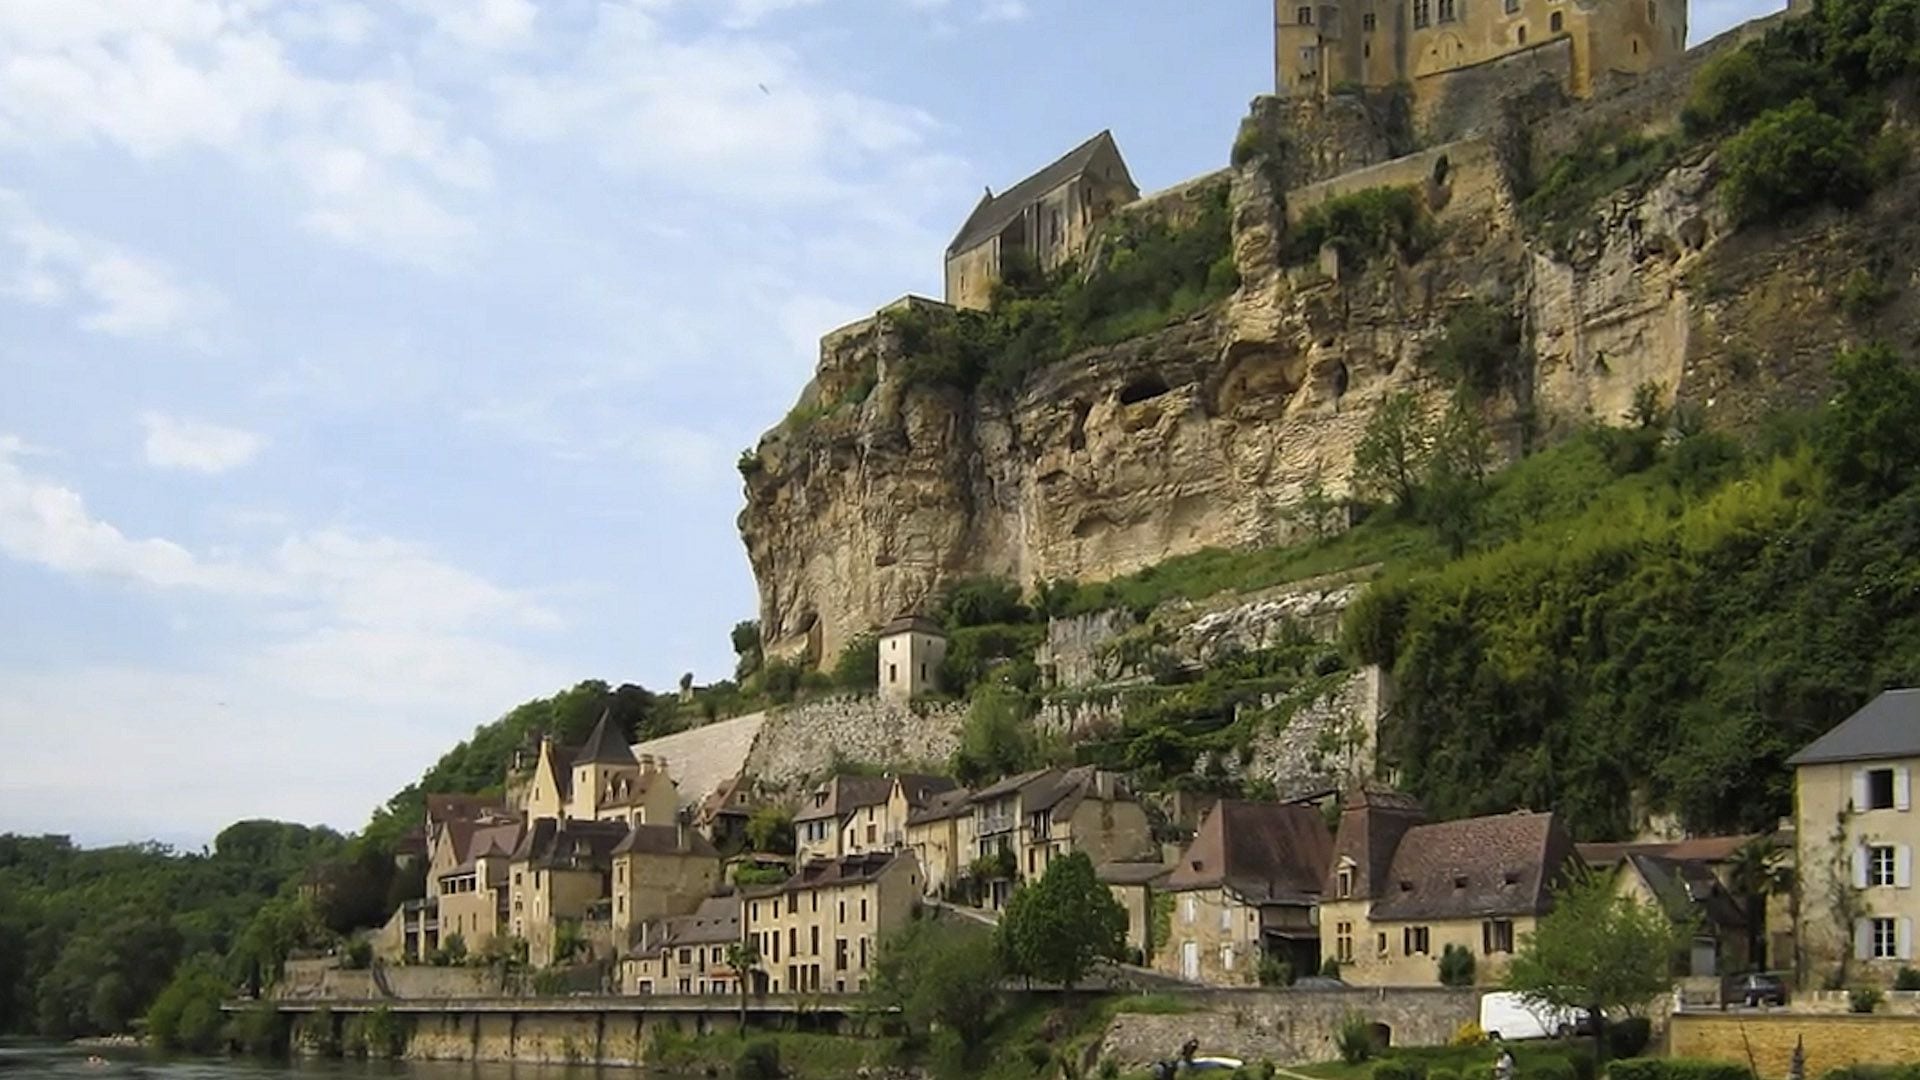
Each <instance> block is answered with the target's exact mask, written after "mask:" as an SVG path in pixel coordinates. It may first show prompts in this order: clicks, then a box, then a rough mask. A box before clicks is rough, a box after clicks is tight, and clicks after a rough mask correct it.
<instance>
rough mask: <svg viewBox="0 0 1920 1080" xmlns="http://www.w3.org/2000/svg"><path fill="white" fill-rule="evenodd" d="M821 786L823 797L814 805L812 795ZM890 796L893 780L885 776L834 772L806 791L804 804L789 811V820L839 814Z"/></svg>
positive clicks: (891, 795)
mask: <svg viewBox="0 0 1920 1080" xmlns="http://www.w3.org/2000/svg"><path fill="white" fill-rule="evenodd" d="M822 790H824V791H825V792H826V796H827V798H826V801H825V802H823V803H821V804H819V805H818V806H815V805H814V796H815V795H818V794H819V793H820V792H821V791H822ZM892 797H893V780H892V779H891V778H890V777H885V776H835V777H832V778H830V779H829V780H828V781H827V782H826V783H824V784H822V785H820V787H818V788H815V789H814V790H813V792H811V793H809V794H808V795H807V804H806V805H805V806H803V807H801V808H800V809H799V810H798V811H797V812H795V813H794V815H793V820H794V821H796V822H799V821H818V820H820V819H821V818H829V817H831V818H839V817H845V816H846V815H848V814H851V813H853V812H854V811H855V810H858V809H860V808H861V807H863V806H879V805H880V804H882V803H884V802H886V801H887V800H888V799H890V798H892Z"/></svg>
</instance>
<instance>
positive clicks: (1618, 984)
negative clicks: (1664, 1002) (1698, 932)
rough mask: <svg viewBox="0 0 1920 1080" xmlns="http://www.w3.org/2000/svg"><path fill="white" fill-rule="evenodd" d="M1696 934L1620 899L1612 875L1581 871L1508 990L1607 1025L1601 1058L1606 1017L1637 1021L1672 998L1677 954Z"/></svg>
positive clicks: (1533, 939) (1526, 951)
mask: <svg viewBox="0 0 1920 1080" xmlns="http://www.w3.org/2000/svg"><path fill="white" fill-rule="evenodd" d="M1691 937H1692V928H1691V927H1689V926H1687V925H1685V924H1684V923H1681V922H1678V921H1676V920H1674V919H1673V918H1672V917H1670V916H1669V915H1668V914H1667V913H1666V912H1664V911H1662V910H1660V909H1659V908H1658V907H1656V906H1654V905H1652V904H1644V903H1640V902H1638V901H1635V900H1633V899H1631V898H1629V897H1625V896H1622V895H1620V894H1619V893H1618V892H1617V891H1615V888H1614V881H1613V875H1611V874H1594V873H1576V874H1574V875H1573V876H1572V877H1570V878H1569V879H1568V880H1567V881H1566V882H1564V883H1563V884H1562V885H1561V887H1560V888H1559V889H1557V890H1555V892H1554V897H1553V910H1552V911H1550V912H1548V913H1547V914H1546V915H1545V916H1543V917H1542V918H1541V919H1540V922H1539V924H1538V925H1537V926H1536V927H1535V929H1534V932H1533V933H1532V934H1531V935H1529V936H1527V938H1526V939H1525V940H1523V941H1522V942H1521V943H1520V950H1519V952H1517V953H1515V954H1514V957H1513V963H1512V965H1511V966H1510V967H1509V968H1508V969H1507V989H1509V990H1513V991H1516V992H1518V993H1519V994H1520V995H1522V996H1523V997H1524V998H1525V999H1526V1000H1528V1001H1529V1002H1533V1003H1535V1004H1536V1005H1539V1006H1546V1007H1550V1008H1554V1009H1568V1010H1571V1009H1586V1010H1588V1011H1590V1012H1591V1013H1592V1014H1593V1017H1594V1020H1595V1022H1596V1024H1599V1025H1601V1026H1602V1030H1600V1031H1599V1032H1598V1033H1597V1035H1598V1037H1597V1038H1596V1039H1595V1040H1594V1052H1595V1053H1596V1054H1602V1053H1604V1051H1605V1047H1606V1038H1605V1035H1606V1032H1605V1030H1604V1025H1605V1023H1606V1020H1607V1018H1608V1017H1609V1016H1621V1015H1625V1016H1629V1017H1631V1016H1637V1015H1639V1013H1640V1010H1641V1009H1642V1008H1644V1007H1645V1006H1646V1005H1647V1003H1648V1002H1650V1001H1652V1000H1654V999H1655V998H1657V997H1659V996H1660V995H1662V994H1664V993H1667V992H1668V991H1669V990H1670V989H1671V988H1672V986H1673V977H1672V972H1673V961H1674V957H1675V956H1676V955H1678V954H1679V953H1680V951H1681V950H1682V949H1684V948H1685V947H1686V944H1687V942H1688V941H1689V940H1690V939H1691Z"/></svg>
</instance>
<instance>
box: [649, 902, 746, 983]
mask: <svg viewBox="0 0 1920 1080" xmlns="http://www.w3.org/2000/svg"><path fill="white" fill-rule="evenodd" d="M646 927H647V929H648V933H647V935H646V936H647V940H646V941H645V942H644V943H642V944H641V945H639V946H637V947H636V948H635V949H634V950H633V952H632V954H631V955H630V956H628V957H627V958H626V959H625V960H623V961H622V962H621V965H620V987H621V990H622V992H624V993H628V994H692V995H703V994H704V995H729V996H730V995H734V994H737V993H738V992H739V982H738V981H737V973H736V972H735V971H734V969H733V966H732V963H731V960H732V957H731V956H730V955H729V949H730V947H731V946H733V945H736V944H739V943H740V941H741V937H740V934H741V930H740V898H739V897H737V896H716V897H710V898H708V899H706V900H705V901H703V902H701V904H700V906H699V907H698V908H697V909H696V910H694V911H693V912H692V913H691V914H688V915H680V916H676V917H673V918H668V919H662V920H659V921H657V922H650V923H647V924H646Z"/></svg>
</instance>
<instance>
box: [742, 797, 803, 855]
mask: <svg viewBox="0 0 1920 1080" xmlns="http://www.w3.org/2000/svg"><path fill="white" fill-rule="evenodd" d="M747 846H748V847H749V848H751V849H753V850H754V851H758V852H762V853H765V854H769V855H791V854H793V850H794V838H793V811H791V810H789V809H787V808H786V807H784V806H782V805H780V804H779V803H762V804H760V805H759V806H756V807H754V808H753V813H752V814H750V815H748V817H747Z"/></svg>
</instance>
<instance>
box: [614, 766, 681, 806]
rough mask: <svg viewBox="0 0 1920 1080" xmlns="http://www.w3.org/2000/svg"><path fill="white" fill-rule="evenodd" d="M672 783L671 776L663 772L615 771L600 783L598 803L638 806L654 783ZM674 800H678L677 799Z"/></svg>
mask: <svg viewBox="0 0 1920 1080" xmlns="http://www.w3.org/2000/svg"><path fill="white" fill-rule="evenodd" d="M672 783H673V778H672V777H670V776H668V775H667V774H666V773H663V772H657V771H648V772H642V773H640V774H638V775H634V774H632V773H616V774H615V775H613V776H610V777H608V778H607V782H606V783H605V784H603V785H601V788H600V805H602V806H639V805H640V804H641V803H642V802H644V801H645V800H646V797H647V793H648V792H650V791H652V790H653V788H654V785H656V784H672ZM675 801H676V803H677V802H678V800H675Z"/></svg>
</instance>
